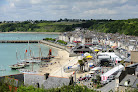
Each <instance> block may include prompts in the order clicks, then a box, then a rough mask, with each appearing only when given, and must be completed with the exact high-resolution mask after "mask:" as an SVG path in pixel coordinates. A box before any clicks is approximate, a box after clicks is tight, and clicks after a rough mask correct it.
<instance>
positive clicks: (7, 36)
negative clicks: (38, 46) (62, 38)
mask: <svg viewBox="0 0 138 92" xmlns="http://www.w3.org/2000/svg"><path fill="white" fill-rule="evenodd" d="M47 37H50V38H56V37H58V35H56V34H36V33H0V40H42V39H43V38H47Z"/></svg>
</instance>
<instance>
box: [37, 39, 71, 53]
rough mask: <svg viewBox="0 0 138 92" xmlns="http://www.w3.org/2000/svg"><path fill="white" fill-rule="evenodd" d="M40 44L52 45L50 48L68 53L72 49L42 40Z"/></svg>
mask: <svg viewBox="0 0 138 92" xmlns="http://www.w3.org/2000/svg"><path fill="white" fill-rule="evenodd" d="M39 42H40V43H43V44H46V45H50V46H53V47H56V48H59V49H63V50H66V51H67V52H69V53H70V49H68V48H67V47H66V46H62V45H59V44H56V43H52V42H49V41H44V40H41V41H39Z"/></svg>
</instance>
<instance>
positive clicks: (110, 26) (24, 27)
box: [0, 19, 138, 36]
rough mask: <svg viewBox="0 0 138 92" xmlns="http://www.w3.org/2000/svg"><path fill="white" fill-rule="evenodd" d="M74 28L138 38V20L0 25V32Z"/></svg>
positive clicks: (71, 29)
mask: <svg viewBox="0 0 138 92" xmlns="http://www.w3.org/2000/svg"><path fill="white" fill-rule="evenodd" d="M76 27H82V28H88V29H89V30H96V31H100V32H105V33H116V32H118V33H120V34H126V35H134V36H138V19H128V20H111V19H110V20H106V19H102V20H81V21H69V20H67V19H66V20H62V21H34V22H33V23H32V22H29V21H24V22H21V23H0V31H1V32H10V31H12V32H16V31H21V32H65V31H73V30H74V29H75V28H76Z"/></svg>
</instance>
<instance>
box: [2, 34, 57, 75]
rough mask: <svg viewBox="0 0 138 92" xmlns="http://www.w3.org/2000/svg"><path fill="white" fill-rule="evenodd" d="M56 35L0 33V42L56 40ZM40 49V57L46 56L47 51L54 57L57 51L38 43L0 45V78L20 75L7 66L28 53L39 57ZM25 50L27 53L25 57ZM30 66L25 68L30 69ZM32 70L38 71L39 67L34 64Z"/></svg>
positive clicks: (18, 60)
mask: <svg viewBox="0 0 138 92" xmlns="http://www.w3.org/2000/svg"><path fill="white" fill-rule="evenodd" d="M58 36H59V35H58V34H41V33H0V40H42V39H43V38H57V37H58ZM40 48H41V53H42V56H47V55H48V52H49V49H52V54H53V55H56V54H57V50H56V49H54V48H51V47H49V46H46V45H44V44H40V43H29V44H28V43H0V76H6V75H12V74H18V73H20V72H19V71H18V70H12V69H11V68H10V67H9V65H13V64H16V63H17V62H20V59H21V60H23V59H24V58H26V57H27V56H28V57H29V56H30V53H29V51H30V50H31V52H32V53H33V56H35V57H39V56H40ZM26 50H27V51H28V52H27V53H26V55H25V52H26ZM31 68H32V66H30V67H27V69H31ZM33 70H34V71H37V70H39V65H38V64H35V65H34V66H33Z"/></svg>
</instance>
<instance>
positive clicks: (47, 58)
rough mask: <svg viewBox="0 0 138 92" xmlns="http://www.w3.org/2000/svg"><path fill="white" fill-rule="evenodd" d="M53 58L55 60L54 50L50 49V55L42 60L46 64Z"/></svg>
mask: <svg viewBox="0 0 138 92" xmlns="http://www.w3.org/2000/svg"><path fill="white" fill-rule="evenodd" d="M51 58H54V56H52V49H49V53H48V56H47V57H42V58H41V60H42V61H45V62H49V61H50V59H51Z"/></svg>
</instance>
